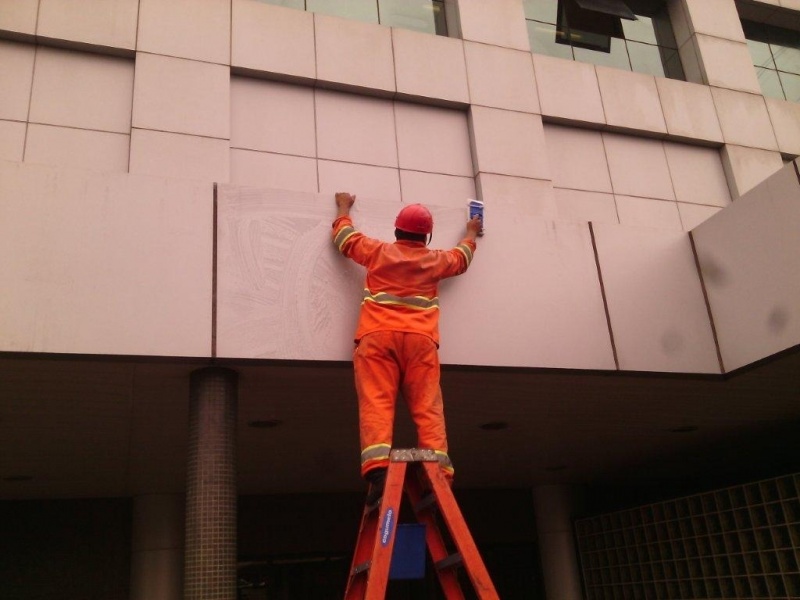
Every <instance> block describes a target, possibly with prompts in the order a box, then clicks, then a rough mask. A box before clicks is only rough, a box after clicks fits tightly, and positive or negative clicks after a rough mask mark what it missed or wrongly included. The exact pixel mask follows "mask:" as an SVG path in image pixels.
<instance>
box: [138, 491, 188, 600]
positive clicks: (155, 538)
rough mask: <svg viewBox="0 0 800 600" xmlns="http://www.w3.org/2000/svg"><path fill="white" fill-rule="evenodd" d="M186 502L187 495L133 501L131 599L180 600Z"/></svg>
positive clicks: (153, 495)
mask: <svg viewBox="0 0 800 600" xmlns="http://www.w3.org/2000/svg"><path fill="white" fill-rule="evenodd" d="M184 503H185V500H184V497H183V494H150V495H146V496H136V497H135V498H134V499H133V548H132V556H131V595H130V600H180V598H181V590H182V587H183V543H184V536H183V526H184Z"/></svg>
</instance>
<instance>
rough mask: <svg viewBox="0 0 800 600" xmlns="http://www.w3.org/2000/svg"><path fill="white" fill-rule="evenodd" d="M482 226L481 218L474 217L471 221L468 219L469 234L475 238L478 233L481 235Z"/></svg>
mask: <svg viewBox="0 0 800 600" xmlns="http://www.w3.org/2000/svg"><path fill="white" fill-rule="evenodd" d="M482 228H483V221H481V218H480V217H472V218H471V219H470V220H469V221H467V236H468V237H470V238H472V239H473V240H474V239H475V238H477V237H478V235H480V233H481V229H482Z"/></svg>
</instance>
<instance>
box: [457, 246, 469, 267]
mask: <svg viewBox="0 0 800 600" xmlns="http://www.w3.org/2000/svg"><path fill="white" fill-rule="evenodd" d="M456 250H460V251H461V254H463V255H464V258H466V259H467V266H469V264H470V263H471V262H472V248H470V247H469V246H467V245H466V244H459V245H458V246H456Z"/></svg>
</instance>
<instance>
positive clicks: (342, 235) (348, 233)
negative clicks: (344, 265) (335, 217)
mask: <svg viewBox="0 0 800 600" xmlns="http://www.w3.org/2000/svg"><path fill="white" fill-rule="evenodd" d="M356 233H357V231H356V230H355V229H354V228H353V227H350V226H349V225H348V226H346V227H342V228H341V229H340V230H339V233H337V234H336V237H335V238H333V243H334V244H336V247H337V248H339V252H341V251H342V246H344V243H345V242H346V241H347V240H349V239H350V238H351V237H352V236H353V235H355V234H356Z"/></svg>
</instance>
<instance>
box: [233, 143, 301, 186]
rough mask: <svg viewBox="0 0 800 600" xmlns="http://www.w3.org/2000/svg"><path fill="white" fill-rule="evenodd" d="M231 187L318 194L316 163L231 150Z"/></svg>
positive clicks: (270, 154) (279, 155)
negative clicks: (232, 185) (245, 186)
mask: <svg viewBox="0 0 800 600" xmlns="http://www.w3.org/2000/svg"><path fill="white" fill-rule="evenodd" d="M230 181H231V183H236V184H239V185H252V186H258V187H266V188H277V189H279V190H297V191H301V192H316V191H317V161H316V160H315V159H313V158H305V157H303V156H289V155H286V154H275V153H273V152H256V151H254V150H239V149H236V148H231V177H230Z"/></svg>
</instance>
